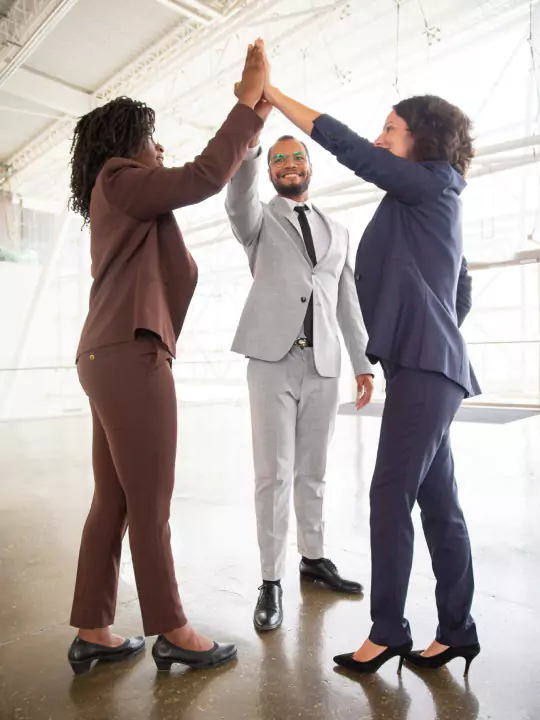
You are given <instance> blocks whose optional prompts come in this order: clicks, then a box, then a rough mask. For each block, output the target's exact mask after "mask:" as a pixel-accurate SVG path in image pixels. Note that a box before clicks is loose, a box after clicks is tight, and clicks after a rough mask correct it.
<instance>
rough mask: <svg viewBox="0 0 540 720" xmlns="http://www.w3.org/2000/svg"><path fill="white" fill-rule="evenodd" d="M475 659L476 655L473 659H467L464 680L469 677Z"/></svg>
mask: <svg viewBox="0 0 540 720" xmlns="http://www.w3.org/2000/svg"><path fill="white" fill-rule="evenodd" d="M475 657H476V655H473V656H472V657H469V658H465V672H464V673H463V677H464V678H468V677H469V668H470V667H471V663H472V661H473V660H474V658H475Z"/></svg>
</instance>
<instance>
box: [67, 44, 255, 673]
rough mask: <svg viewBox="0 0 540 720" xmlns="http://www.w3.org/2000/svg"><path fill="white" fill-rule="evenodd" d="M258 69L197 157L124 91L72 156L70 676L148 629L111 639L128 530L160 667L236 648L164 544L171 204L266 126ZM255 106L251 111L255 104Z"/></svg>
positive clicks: (181, 295) (171, 441)
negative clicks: (202, 611) (83, 496)
mask: <svg viewBox="0 0 540 720" xmlns="http://www.w3.org/2000/svg"><path fill="white" fill-rule="evenodd" d="M264 79H265V78H264V65H263V62H262V58H261V54H260V51H259V48H251V47H250V50H249V52H248V56H247V59H246V64H245V67H244V72H243V79H242V93H241V96H240V97H239V102H238V104H237V105H236V106H235V107H234V108H233V109H232V111H231V112H230V114H229V116H228V117H227V119H226V120H225V122H224V123H223V125H222V126H221V128H220V129H219V130H218V132H217V134H216V136H215V137H214V138H213V139H212V140H211V141H210V143H209V144H208V146H207V147H206V149H205V150H204V151H203V152H202V153H201V155H199V156H198V157H197V158H196V159H195V160H194V161H193V162H192V163H187V164H186V165H184V166H183V167H178V168H165V167H164V166H163V148H162V147H161V146H160V145H159V144H158V143H156V142H155V141H154V139H153V133H154V112H153V110H151V109H150V108H148V107H147V106H146V105H145V104H144V103H140V102H135V101H133V100H130V99H129V98H123V97H121V98H117V99H116V100H113V101H111V102H109V103H107V105H104V106H103V107H99V108H97V109H95V110H93V111H92V112H90V113H88V114H87V115H85V116H84V117H82V118H81V119H80V120H79V122H78V123H77V126H76V128H75V136H74V140H73V145H72V159H71V167H72V174H71V192H72V195H71V201H70V203H71V207H72V209H73V210H75V211H76V212H78V213H80V214H81V215H82V217H83V218H84V221H85V223H89V224H90V236H91V255H92V277H93V281H94V282H93V285H92V290H91V294H90V309H89V313H88V317H87V319H86V323H85V325H84V329H83V331H82V336H81V340H80V344H79V348H78V351H77V368H78V373H79V378H80V382H81V384H82V387H83V389H84V390H85V392H86V394H87V395H88V397H89V400H90V408H91V412H92V420H93V448H92V456H93V468H94V478H95V490H94V497H93V500H92V506H91V509H90V513H89V515H88V519H87V521H86V524H85V527H84V531H83V536H82V543H81V550H80V556H79V566H78V572H77V581H76V587H75V597H74V601H73V609H72V614H71V625H73V626H74V627H76V628H78V629H79V632H78V635H77V637H76V638H75V640H74V642H73V644H72V646H71V648H70V650H69V655H68V659H69V662H70V664H71V666H72V668H73V670H74V672H75V673H77V674H81V673H84V672H87V671H88V670H89V669H90V667H91V666H92V663H93V662H94V661H96V660H106V661H115V660H123V659H124V658H127V657H130V656H132V655H134V654H135V653H137V652H139V651H140V650H142V648H143V647H144V643H145V641H144V637H135V638H128V639H124V638H121V637H118V636H117V635H113V634H112V632H111V630H110V627H109V626H110V625H111V624H112V622H113V619H114V614H115V608H116V595H117V587H118V568H119V565H120V553H121V547H122V538H123V536H124V533H125V531H126V528H127V527H128V526H129V540H130V546H131V554H132V558H133V567H134V572H135V580H136V583H137V590H138V595H139V602H140V607H141V614H142V619H143V626H144V633H145V635H159V637H158V639H157V641H156V643H155V645H154V648H153V656H154V660H155V662H156V665H157V667H158V669H160V670H167V669H169V668H170V666H171V664H172V663H173V662H181V663H184V664H186V665H190V666H192V667H210V666H215V665H219V664H222V663H224V662H226V661H227V660H229V659H230V658H232V657H234V656H235V655H236V647H235V646H234V645H230V644H228V645H220V644H218V643H214V642H212V641H211V640H208V639H207V638H205V637H203V636H202V635H200V634H199V633H197V632H196V631H195V630H194V629H193V628H192V627H191V626H190V625H189V624H188V621H187V618H186V616H185V614H184V610H183V608H182V604H181V602H180V597H179V595H178V588H177V584H176V579H175V573H174V564H173V558H172V553H171V546H170V530H169V512H170V503H171V497H172V492H173V486H174V467H175V458H176V438H177V417H176V413H177V408H176V396H175V387H174V380H173V375H172V371H171V364H172V358H174V357H175V353H176V341H177V339H178V337H179V335H180V331H181V329H182V325H183V322H184V319H185V316H186V312H187V310H188V307H189V304H190V301H191V297H192V295H193V292H194V290H195V285H196V283H197V266H196V265H195V262H194V260H193V258H192V257H191V255H190V253H189V251H188V250H187V248H186V246H185V244H184V241H183V239H182V235H181V233H180V230H179V228H178V225H177V224H176V220H175V218H174V215H173V210H175V209H177V208H180V207H183V206H186V205H193V204H195V203H198V202H202V201H203V200H205V199H206V198H208V197H210V196H212V195H215V194H216V193H218V192H219V191H220V190H221V189H222V188H223V187H224V186H225V185H226V184H227V182H228V181H229V180H230V178H231V177H232V176H233V175H234V173H235V172H236V169H237V168H238V166H239V164H240V162H241V161H242V158H243V156H244V153H245V151H246V149H247V146H248V144H249V143H250V141H251V140H252V138H253V137H254V136H255V135H256V133H257V132H259V131H260V129H261V127H262V120H261V118H260V117H259V115H258V114H257V112H256V111H259V109H260V105H259V106H258V103H259V101H260V98H261V95H262V91H263V86H264ZM254 110H256V111H254Z"/></svg>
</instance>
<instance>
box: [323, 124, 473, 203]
mask: <svg viewBox="0 0 540 720" xmlns="http://www.w3.org/2000/svg"><path fill="white" fill-rule="evenodd" d="M311 137H312V139H313V140H315V141H316V142H317V143H319V145H321V146H322V147H323V148H324V149H325V150H328V151H329V152H331V153H332V154H333V155H335V156H336V158H337V160H338V161H339V162H340V163H341V164H342V165H345V167H348V168H349V170H352V171H353V172H354V173H355V175H357V176H358V177H361V178H362V179H363V180H366V181H367V182H370V183H373V184H374V185H377V187H379V188H381V190H384V191H385V192H388V193H391V194H392V195H395V196H396V197H397V198H399V199H400V200H402V201H403V202H408V203H417V202H421V201H422V200H425V199H428V198H432V197H435V196H437V195H440V194H441V193H442V192H443V190H445V189H446V188H448V187H450V186H452V185H453V184H454V183H456V182H457V183H458V184H460V182H461V180H460V178H459V177H458V176H457V173H456V172H455V171H454V170H453V168H452V167H451V165H450V164H449V163H447V162H435V161H433V162H422V163H420V162H412V161H411V160H405V159H404V158H400V157H397V156H396V155H393V154H392V153H391V152H389V151H388V150H385V149H384V148H380V147H375V145H373V143H371V142H370V141H369V140H366V139H365V138H363V137H360V135H357V134H356V133H355V132H353V131H352V130H351V129H350V128H348V127H347V126H346V125H344V124H343V123H341V122H339V120H336V119H335V118H333V117H331V116H330V115H320V116H319V117H318V118H317V119H316V120H315V122H314V125H313V132H312V133H311ZM463 184H465V183H464V181H463Z"/></svg>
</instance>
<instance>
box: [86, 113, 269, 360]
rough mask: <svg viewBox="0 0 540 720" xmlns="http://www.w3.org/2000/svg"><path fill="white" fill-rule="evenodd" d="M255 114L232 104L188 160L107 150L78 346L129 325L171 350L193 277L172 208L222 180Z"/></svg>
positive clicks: (116, 337) (94, 204)
mask: <svg viewBox="0 0 540 720" xmlns="http://www.w3.org/2000/svg"><path fill="white" fill-rule="evenodd" d="M261 127H262V121H261V119H260V118H259V117H258V116H257V115H256V114H255V113H254V112H253V110H252V109H251V108H249V107H247V106H246V105H242V104H238V105H236V106H235V107H234V108H233V109H232V111H231V112H230V113H229V116H228V117H227V119H226V120H225V122H224V123H223V125H222V126H221V128H220V129H219V130H218V132H217V133H216V135H215V137H214V138H213V139H212V140H211V141H210V143H209V144H208V146H207V147H206V149H205V150H204V151H203V152H202V153H201V155H199V156H198V157H197V158H195V160H194V161H193V162H190V163H186V165H184V166H183V167H178V168H164V167H155V168H148V167H146V166H144V165H141V164H139V163H137V162H135V161H133V160H130V159H127V158H111V159H110V160H108V161H107V162H106V163H105V165H104V166H103V169H102V170H101V172H100V173H99V175H98V177H97V179H96V183H95V185H94V189H93V190H92V198H91V201H90V247H91V256H92V278H93V280H94V282H93V284H92V289H91V292H90V309H89V312H88V316H87V318H86V322H85V324H84V327H83V331H82V335H81V340H80V343H79V347H78V350H77V359H78V358H79V356H80V355H81V354H82V353H85V352H89V351H91V350H94V349H96V348H98V347H103V346H104V345H112V344H114V343H119V342H127V341H130V340H133V338H134V333H135V330H137V329H138V328H147V329H148V330H152V331H153V332H155V333H157V334H158V335H159V336H160V337H161V339H162V340H163V342H164V343H165V345H166V346H167V348H168V349H169V351H170V353H171V355H172V356H173V357H175V356H176V341H177V339H178V336H179V335H180V331H181V329H182V325H183V324H184V319H185V317H186V313H187V310H188V307H189V304H190V302H191V298H192V296H193V293H194V291H195V286H196V284H197V266H196V264H195V261H194V260H193V258H192V257H191V254H190V252H189V250H188V249H187V248H186V246H185V243H184V240H183V238H182V234H181V232H180V228H179V227H178V225H177V223H176V220H175V217H174V215H173V213H172V211H173V210H175V209H177V208H180V207H184V206H186V205H194V204H195V203H199V202H202V201H203V200H205V199H206V198H208V197H211V196H212V195H215V194H217V193H218V192H220V191H221V190H222V188H224V187H225V185H226V184H227V183H228V182H229V180H230V179H231V177H232V176H233V175H234V173H235V172H236V170H237V168H238V166H239V165H240V163H241V162H242V159H243V157H244V154H245V152H246V149H247V146H248V144H249V142H250V141H251V140H252V138H253V136H254V135H255V134H256V133H257V132H258V131H259V130H260V129H261Z"/></svg>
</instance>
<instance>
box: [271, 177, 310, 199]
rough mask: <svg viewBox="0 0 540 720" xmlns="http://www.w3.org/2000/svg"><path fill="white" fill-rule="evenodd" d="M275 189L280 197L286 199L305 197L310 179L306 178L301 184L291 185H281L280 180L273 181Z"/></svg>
mask: <svg viewBox="0 0 540 720" xmlns="http://www.w3.org/2000/svg"><path fill="white" fill-rule="evenodd" d="M273 185H274V189H275V191H276V192H277V194H278V195H283V196H284V197H288V198H294V197H297V196H298V195H303V194H304V193H305V192H307V190H308V188H309V177H307V176H306V177H304V178H303V179H302V180H301V181H300V182H298V183H295V184H294V185H290V184H288V183H281V182H280V181H279V180H274V181H273Z"/></svg>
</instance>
